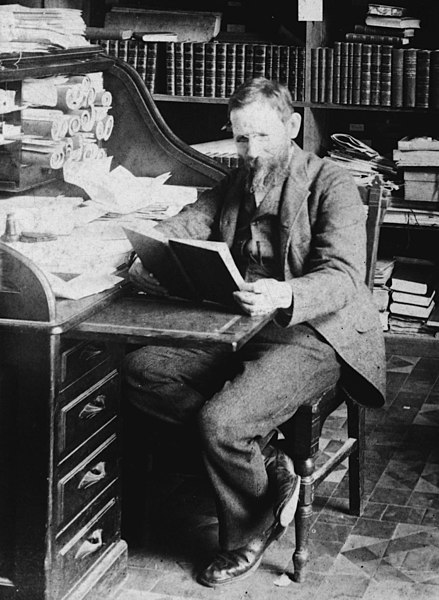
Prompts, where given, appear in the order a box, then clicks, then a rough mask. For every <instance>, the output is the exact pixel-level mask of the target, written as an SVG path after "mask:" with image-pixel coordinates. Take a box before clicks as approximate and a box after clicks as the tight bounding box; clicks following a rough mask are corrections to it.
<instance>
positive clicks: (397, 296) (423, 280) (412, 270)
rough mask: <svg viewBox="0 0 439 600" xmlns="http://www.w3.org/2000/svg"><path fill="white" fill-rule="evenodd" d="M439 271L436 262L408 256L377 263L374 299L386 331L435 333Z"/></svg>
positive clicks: (438, 324) (382, 260) (383, 259)
mask: <svg viewBox="0 0 439 600" xmlns="http://www.w3.org/2000/svg"><path fill="white" fill-rule="evenodd" d="M438 282H439V280H438V271H437V267H436V265H435V264H434V263H432V262H430V261H427V260H422V259H413V258H406V257H398V258H396V259H395V258H391V259H385V258H381V259H379V260H378V261H377V267H376V272H375V280H374V288H373V298H374V300H375V302H376V304H377V307H378V309H379V311H380V316H381V321H382V324H383V329H384V330H390V331H392V332H394V333H434V330H435V329H437V328H438V326H439V323H438V322H437V318H436V316H435V312H438V311H437V310H436V311H435V308H437V305H436V302H435V297H436V289H437V286H438Z"/></svg>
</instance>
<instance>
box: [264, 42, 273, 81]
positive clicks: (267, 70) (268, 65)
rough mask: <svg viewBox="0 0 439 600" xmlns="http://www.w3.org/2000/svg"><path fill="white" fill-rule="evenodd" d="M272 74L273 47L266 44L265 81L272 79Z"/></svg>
mask: <svg viewBox="0 0 439 600" xmlns="http://www.w3.org/2000/svg"><path fill="white" fill-rule="evenodd" d="M272 73H273V46H272V44H267V50H266V53H265V77H266V78H267V79H272Z"/></svg>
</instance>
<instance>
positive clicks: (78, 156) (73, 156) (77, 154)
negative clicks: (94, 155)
mask: <svg viewBox="0 0 439 600" xmlns="http://www.w3.org/2000/svg"><path fill="white" fill-rule="evenodd" d="M69 160H74V161H75V162H76V161H80V160H82V147H81V148H75V149H74V150H72V151H71V152H70V156H69Z"/></svg>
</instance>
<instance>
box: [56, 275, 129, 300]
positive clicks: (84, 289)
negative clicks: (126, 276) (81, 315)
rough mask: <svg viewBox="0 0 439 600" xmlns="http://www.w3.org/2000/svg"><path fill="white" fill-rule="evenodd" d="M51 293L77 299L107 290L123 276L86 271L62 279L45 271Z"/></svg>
mask: <svg viewBox="0 0 439 600" xmlns="http://www.w3.org/2000/svg"><path fill="white" fill-rule="evenodd" d="M46 277H47V279H48V281H49V283H50V286H51V288H52V290H53V293H54V294H55V296H57V297H58V298H67V299H70V300H79V299H80V298H86V297H87V296H91V295H92V294H98V293H99V292H103V291H104V290H108V289H110V288H112V287H114V286H115V285H117V284H118V283H120V282H122V281H123V277H119V276H117V275H113V274H109V273H96V272H93V271H92V272H88V273H82V274H81V275H78V276H77V277H74V278H72V279H70V280H69V281H64V280H63V279H61V278H60V277H58V276H56V275H54V274H53V273H46Z"/></svg>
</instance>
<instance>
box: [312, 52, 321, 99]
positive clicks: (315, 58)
mask: <svg viewBox="0 0 439 600" xmlns="http://www.w3.org/2000/svg"><path fill="white" fill-rule="evenodd" d="M319 50H321V48H320V47H318V48H311V102H318V101H319Z"/></svg>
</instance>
